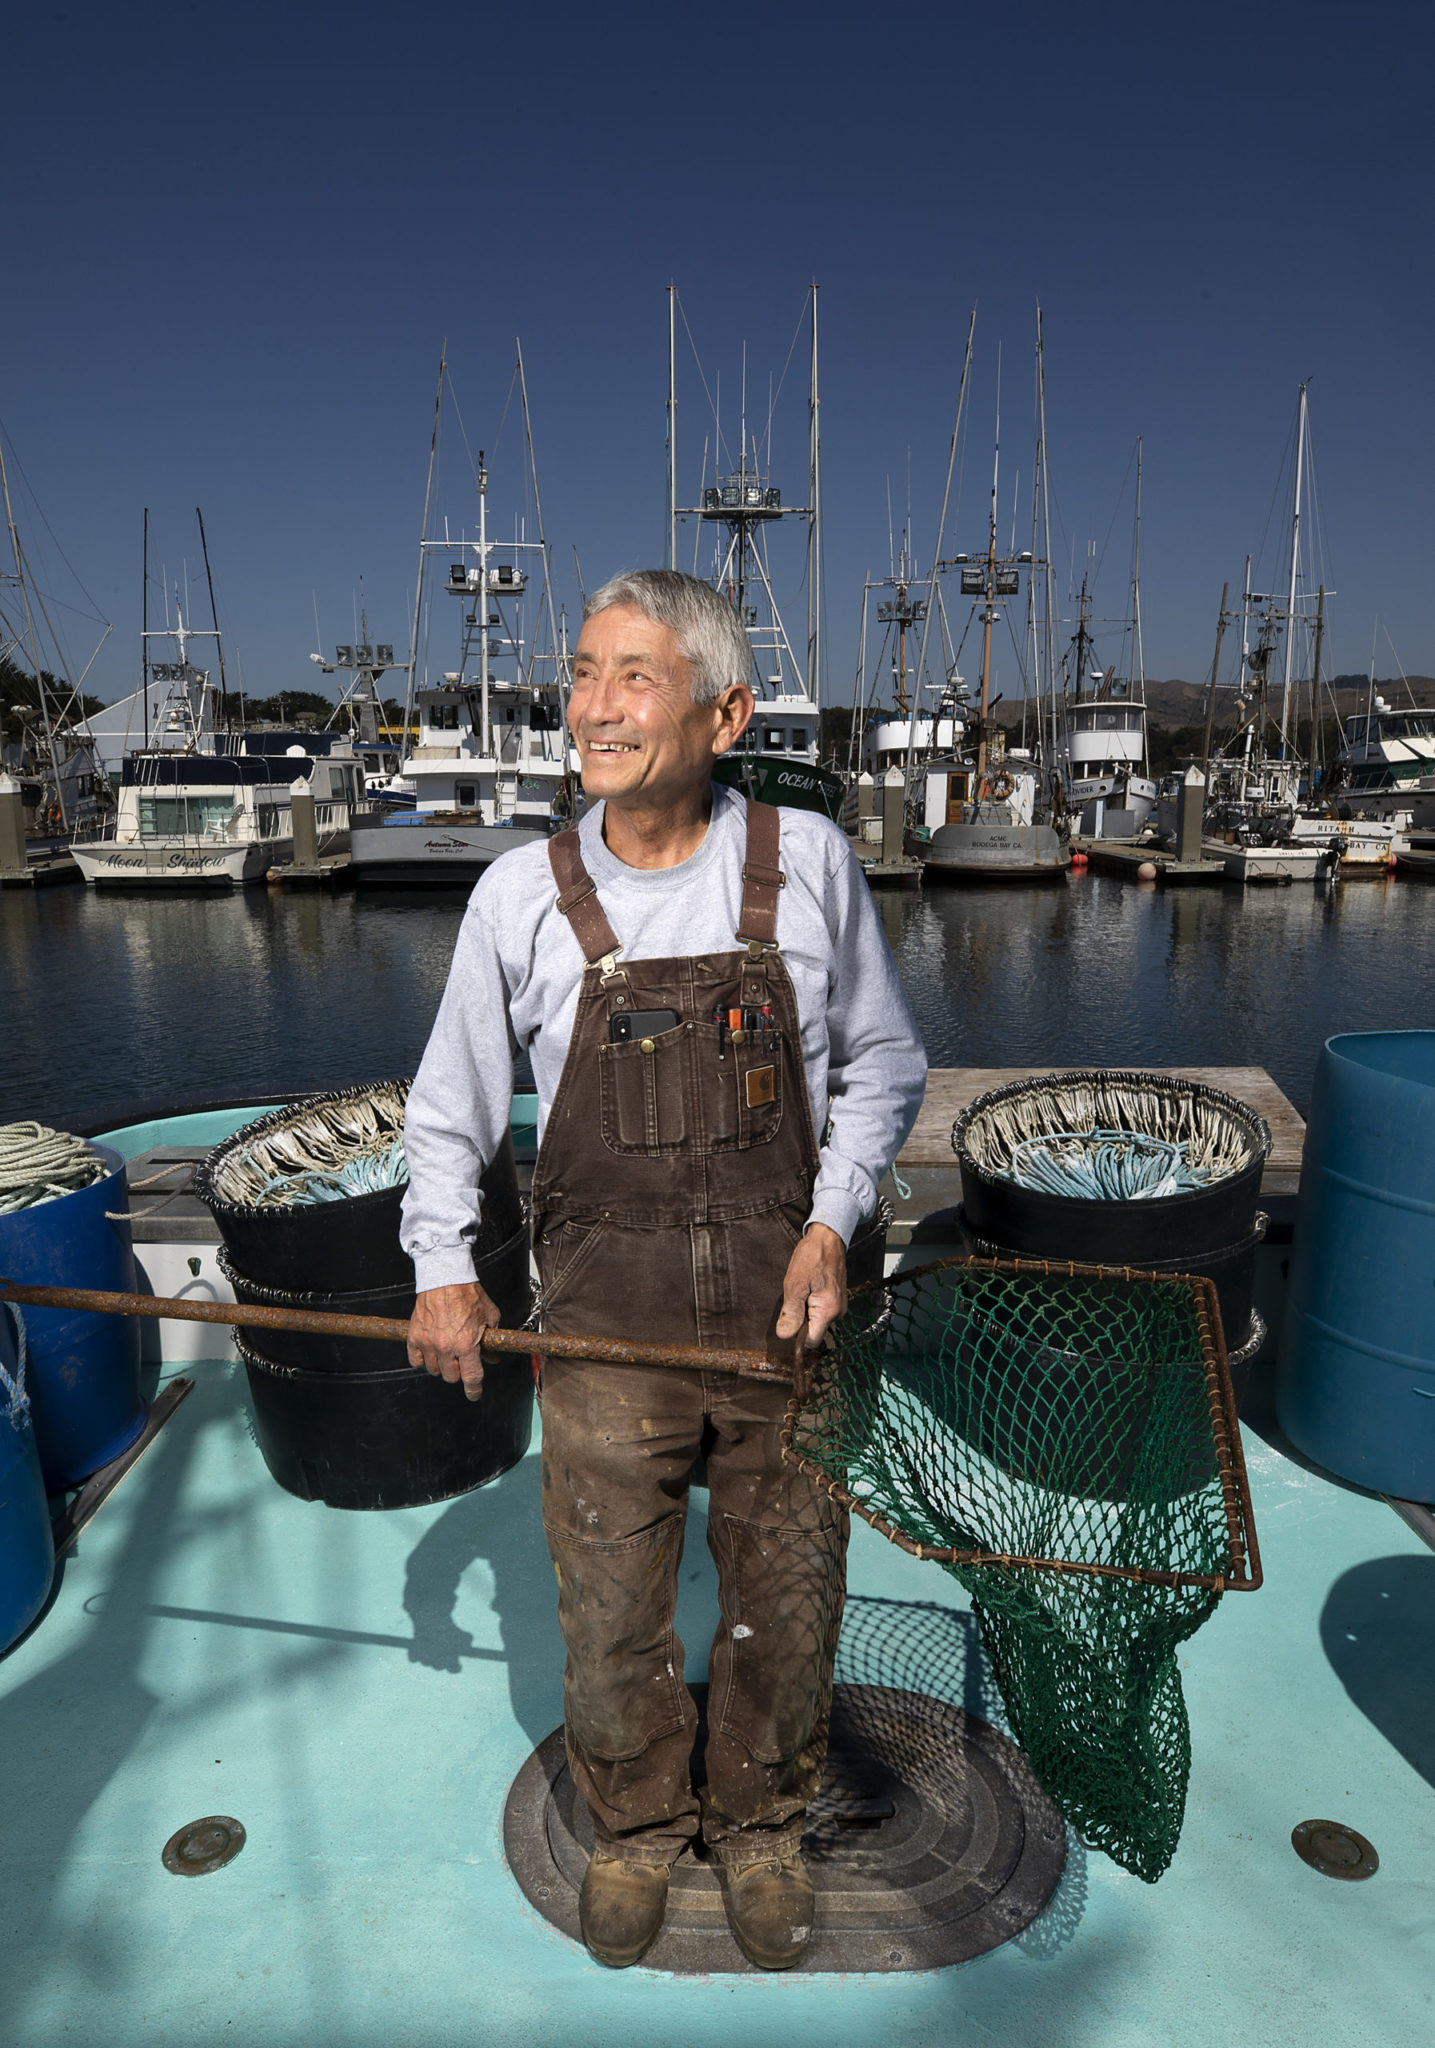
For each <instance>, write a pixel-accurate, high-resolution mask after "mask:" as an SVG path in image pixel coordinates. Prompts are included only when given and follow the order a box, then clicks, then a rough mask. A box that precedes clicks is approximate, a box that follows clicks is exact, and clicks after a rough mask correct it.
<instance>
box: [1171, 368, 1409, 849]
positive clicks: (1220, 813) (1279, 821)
mask: <svg viewBox="0 0 1435 2048" xmlns="http://www.w3.org/2000/svg"><path fill="white" fill-rule="evenodd" d="M1309 433H1310V422H1309V410H1308V402H1307V389H1306V386H1305V385H1304V384H1302V385H1301V386H1300V389H1299V393H1298V396H1297V404H1296V426H1295V482H1294V490H1293V495H1292V501H1291V539H1290V565H1289V575H1288V579H1287V587H1286V592H1285V597H1284V601H1282V599H1281V597H1280V595H1279V593H1277V592H1275V591H1269V592H1265V593H1262V592H1258V591H1253V590H1252V589H1251V562H1250V557H1249V556H1248V557H1247V558H1246V574H1245V587H1244V592H1243V595H1242V600H1241V612H1240V619H1241V657H1240V669H1239V673H1238V678H1237V691H1236V700H1235V724H1234V727H1233V729H1232V730H1231V731H1230V732H1229V733H1228V734H1227V735H1226V736H1225V738H1224V739H1223V740H1222V741H1221V743H1220V745H1219V746H1217V747H1215V748H1214V749H1213V748H1212V745H1211V739H1210V735H1211V730H1212V723H1213V713H1214V704H1215V690H1216V671H1217V667H1218V666H1219V662H1220V646H1221V634H1222V632H1223V631H1224V628H1225V625H1226V623H1227V614H1226V611H1225V602H1224V596H1223V599H1222V609H1221V616H1220V620H1219V622H1218V625H1217V635H1216V656H1215V660H1214V661H1213V663H1212V668H1211V685H1210V690H1211V694H1210V699H1209V702H1208V708H1207V718H1206V732H1207V741H1206V769H1205V772H1206V813H1205V826H1204V832H1205V839H1204V851H1205V854H1206V857H1207V858H1208V859H1214V860H1219V861H1221V863H1222V864H1223V866H1224V868H1225V871H1226V874H1227V876H1228V877H1229V878H1230V879H1231V880H1232V881H1238V882H1294V881H1319V880H1322V879H1326V878H1329V877H1332V876H1333V875H1334V874H1335V873H1336V872H1337V870H1338V868H1339V866H1340V863H1341V860H1342V855H1343V853H1344V850H1345V846H1346V842H1347V840H1348V838H1349V834H1348V833H1346V832H1342V831H1341V830H1340V821H1339V820H1337V819H1336V818H1335V817H1334V816H1333V815H1332V814H1331V813H1329V812H1328V811H1327V810H1326V809H1325V808H1324V807H1323V806H1316V805H1312V804H1310V803H1309V802H1308V800H1307V792H1306V782H1307V764H1306V763H1305V762H1304V761H1303V760H1302V759H1301V758H1300V755H1299V753H1298V752H1297V750H1296V746H1295V737H1294V731H1293V712H1294V709H1295V700H1296V694H1297V693H1296V687H1295V679H1294V659H1295V639H1296V634H1297V632H1298V631H1299V630H1301V629H1302V628H1304V627H1306V626H1309V625H1311V624H1313V625H1314V628H1315V633H1314V640H1315V648H1314V656H1313V660H1312V667H1311V685H1312V687H1311V709H1312V720H1311V724H1312V730H1313V729H1314V725H1315V714H1316V711H1317V708H1318V698H1317V692H1318V689H1319V674H1320V649H1321V641H1322V638H1323V635H1324V630H1325V588H1324V585H1322V586H1321V588H1320V591H1319V594H1318V598H1317V604H1316V609H1315V616H1314V619H1313V620H1312V618H1311V615H1310V609H1309V600H1308V596H1306V595H1305V594H1304V593H1303V592H1302V590H1301V519H1302V510H1303V505H1304V492H1305V479H1306V476H1307V473H1308V467H1309V460H1308V458H1309ZM1253 628H1254V644H1253ZM1278 651H1279V656H1280V659H1279V663H1278V662H1277V653H1278ZM1277 668H1279V683H1278V682H1277ZM1358 851H1359V849H1358V848H1357V852H1358ZM1387 861H1388V848H1387V849H1386V852H1385V853H1384V854H1383V855H1382V857H1381V859H1380V860H1379V861H1378V862H1377V863H1376V865H1377V866H1378V867H1379V868H1381V869H1383V868H1384V867H1385V866H1386V865H1387Z"/></svg>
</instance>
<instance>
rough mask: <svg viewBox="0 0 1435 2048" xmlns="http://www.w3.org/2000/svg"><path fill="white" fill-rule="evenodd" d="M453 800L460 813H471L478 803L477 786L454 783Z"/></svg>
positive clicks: (475, 784)
mask: <svg viewBox="0 0 1435 2048" xmlns="http://www.w3.org/2000/svg"><path fill="white" fill-rule="evenodd" d="M453 800H454V802H455V803H456V804H457V805H458V808H459V809H460V810H461V811H471V810H472V809H473V808H474V806H475V804H476V803H477V802H478V784H477V783H476V782H456V783H455V784H454V786H453Z"/></svg>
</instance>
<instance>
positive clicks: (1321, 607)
mask: <svg viewBox="0 0 1435 2048" xmlns="http://www.w3.org/2000/svg"><path fill="white" fill-rule="evenodd" d="M1339 594H1340V593H1339V592H1337V593H1336V595H1337V596H1339ZM1324 639H1325V585H1324V584H1323V583H1322V584H1321V586H1320V590H1319V593H1318V595H1317V597H1316V601H1315V652H1314V654H1313V655H1312V657H1311V670H1310V771H1311V785H1312V789H1313V787H1314V782H1315V768H1316V763H1317V761H1318V760H1319V759H1320V652H1321V643H1322V642H1323V641H1324Z"/></svg>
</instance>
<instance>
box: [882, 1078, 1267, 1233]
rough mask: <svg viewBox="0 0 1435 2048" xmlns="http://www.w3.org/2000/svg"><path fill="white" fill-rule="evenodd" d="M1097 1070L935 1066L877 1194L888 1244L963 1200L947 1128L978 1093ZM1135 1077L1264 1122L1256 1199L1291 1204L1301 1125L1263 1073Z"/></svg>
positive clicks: (950, 1137)
mask: <svg viewBox="0 0 1435 2048" xmlns="http://www.w3.org/2000/svg"><path fill="white" fill-rule="evenodd" d="M1102 1071H1103V1069H1102V1068H1099V1067H1091V1066H1087V1065H1085V1064H1083V1063H1081V1062H1073V1063H1072V1064H1071V1065H1069V1066H1060V1067H933V1068H932V1069H931V1070H930V1071H929V1073H928V1075H927V1092H926V1095H925V1097H924V1098H923V1102H922V1107H921V1110H920V1111H919V1113H918V1116H917V1121H916V1124H915V1125H914V1126H913V1129H912V1135H911V1136H910V1137H909V1138H908V1140H907V1142H906V1144H905V1145H904V1146H903V1147H902V1150H901V1152H900V1154H899V1155H898V1158H897V1164H896V1169H895V1172H894V1173H892V1174H888V1175H887V1176H886V1178H885V1179H884V1180H883V1182H882V1193H883V1194H884V1195H885V1196H886V1198H887V1200H888V1201H889V1202H890V1203H891V1205H892V1207H893V1209H894V1211H895V1212H896V1222H895V1224H894V1226H893V1229H892V1233H891V1242H892V1243H893V1244H899V1243H901V1242H902V1241H903V1235H904V1233H905V1234H906V1235H908V1236H910V1233H911V1231H912V1229H913V1228H914V1227H915V1226H916V1225H917V1224H918V1223H919V1222H921V1220H922V1219H923V1218H924V1217H930V1216H931V1215H932V1214H933V1213H934V1212H938V1211H941V1210H943V1209H954V1208H955V1207H956V1206H957V1204H958V1203H959V1202H960V1201H961V1199H962V1176H961V1168H960V1167H959V1166H958V1164H957V1155H956V1153H955V1152H954V1151H953V1150H952V1126H953V1124H954V1123H955V1122H956V1120H957V1118H958V1117H959V1116H960V1115H961V1113H962V1111H963V1110H964V1109H966V1108H967V1107H968V1105H969V1104H971V1103H972V1102H974V1101H975V1100H976V1098H977V1097H978V1096H979V1095H985V1094H986V1093H987V1092H988V1090H989V1089H992V1088H1005V1087H1006V1086H1007V1085H1008V1083H1010V1082H1012V1081H1026V1080H1032V1079H1034V1078H1035V1077H1036V1076H1038V1075H1041V1074H1074V1073H1100V1072H1102ZM1105 1071H1109V1069H1107V1070H1105ZM1141 1071H1142V1072H1143V1073H1151V1074H1170V1075H1174V1076H1176V1077H1177V1078H1178V1079H1180V1080H1183V1081H1199V1082H1200V1083H1201V1084H1202V1085H1203V1086H1204V1087H1207V1088H1219V1089H1221V1090H1223V1091H1224V1093H1225V1094H1227V1095H1234V1096H1235V1098H1236V1100H1237V1101H1238V1102H1244V1103H1245V1104H1246V1105H1247V1106H1248V1107H1249V1108H1251V1109H1253V1110H1255V1112H1256V1114H1257V1115H1258V1116H1263V1117H1264V1118H1265V1120H1266V1122H1267V1123H1268V1124H1269V1125H1270V1131H1271V1153H1270V1157H1269V1158H1268V1159H1267V1161H1266V1169H1265V1172H1264V1174H1263V1175H1262V1177H1261V1199H1262V1200H1263V1201H1265V1202H1270V1201H1276V1202H1280V1203H1282V1204H1287V1203H1289V1204H1293V1203H1294V1200H1295V1195H1296V1191H1297V1189H1298V1188H1299V1186H1300V1167H1301V1155H1302V1153H1303V1152H1304V1149H1305V1120H1304V1118H1303V1117H1302V1116H1301V1115H1300V1114H1299V1112H1298V1111H1297V1109H1296V1107H1295V1105H1294V1103H1293V1102H1292V1101H1291V1100H1290V1098H1289V1097H1288V1096H1287V1095H1285V1094H1283V1093H1282V1091H1281V1090H1280V1089H1279V1088H1278V1087H1277V1086H1276V1084H1275V1082H1274V1081H1273V1080H1272V1079H1271V1077H1270V1075H1269V1074H1268V1073H1267V1072H1266V1070H1265V1068H1264V1067H1143V1068H1142V1069H1141ZM899 1182H900V1185H899V1184H898V1183H899ZM904 1188H905V1189H907V1190H908V1192H907V1193H906V1194H904V1193H903V1189H904Z"/></svg>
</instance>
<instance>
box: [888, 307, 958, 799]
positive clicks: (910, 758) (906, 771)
mask: <svg viewBox="0 0 1435 2048" xmlns="http://www.w3.org/2000/svg"><path fill="white" fill-rule="evenodd" d="M976 331H977V309H976V307H975V306H973V308H972V317H971V319H970V321H969V322H968V323H967V346H966V352H965V354H964V355H963V357H962V375H961V382H960V383H959V384H958V386H957V417H956V419H955V421H954V422H953V424H952V445H951V447H950V448H949V449H948V451H947V481H946V484H945V486H944V488H943V490H942V511H941V517H940V518H939V519H938V521H937V544H936V546H935V547H934V548H933V550H932V573H931V577H930V580H929V581H928V584H927V608H926V611H925V613H924V615H923V618H922V644H921V646H920V647H919V648H918V649H917V677H916V683H915V686H914V689H913V692H912V695H913V709H912V716H911V718H910V719H909V720H908V721H907V759H906V762H905V764H904V766H903V770H902V801H903V803H904V804H907V803H909V802H910V801H911V797H912V774H913V770H914V768H915V765H916V759H917V727H918V725H919V724H920V722H921V720H920V713H921V708H922V678H923V676H924V675H925V674H926V673H927V635H928V633H930V631H931V630H932V615H933V613H934V612H936V611H937V610H938V608H939V605H940V599H939V598H938V595H937V572H938V570H939V569H940V568H941V567H942V542H943V540H944V539H945V537H946V531H947V508H948V506H949V505H950V504H951V501H952V478H953V476H954V475H955V474H956V467H957V449H958V447H959V446H960V444H961V437H962V407H963V405H964V404H965V403H966V396H967V372H968V371H969V370H970V369H971V367H972V338H973V336H974V335H975V334H976ZM941 708H942V705H941V698H940V697H939V698H938V700H937V705H936V709H935V710H934V711H933V713H932V745H931V752H932V753H934V754H935V752H936V751H937V734H938V732H939V731H940V729H941V728H940V721H939V718H938V713H939V712H940V711H941Z"/></svg>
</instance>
